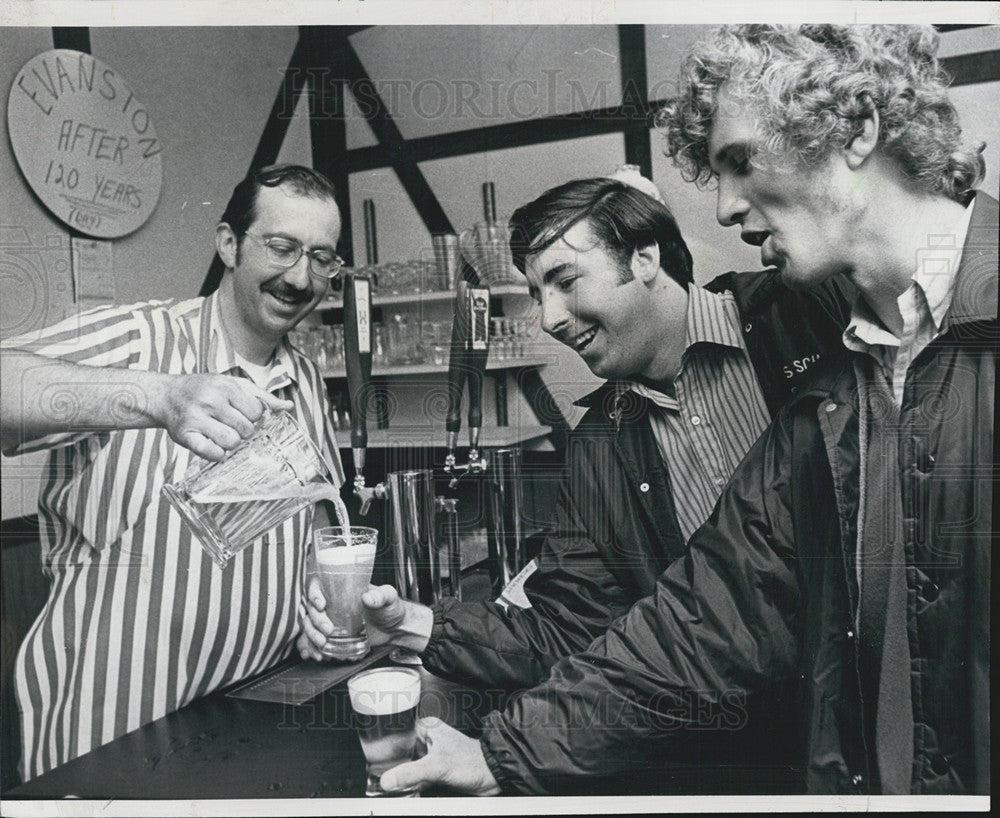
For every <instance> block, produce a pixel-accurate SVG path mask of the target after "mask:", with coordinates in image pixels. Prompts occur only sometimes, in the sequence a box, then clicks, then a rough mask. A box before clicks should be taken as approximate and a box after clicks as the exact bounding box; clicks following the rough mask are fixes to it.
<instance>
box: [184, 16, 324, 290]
mask: <svg viewBox="0 0 1000 818" xmlns="http://www.w3.org/2000/svg"><path fill="white" fill-rule="evenodd" d="M305 57H306V48H305V45H304V44H303V42H302V36H301V34H300V36H299V40H298V43H296V45H295V50H294V51H293V52H292V58H291V60H289V63H288V68H287V69H286V70H285V73H284V75H283V76H282V78H281V84H280V85H279V86H278V93H277V95H276V96H275V98H274V102H273V103H272V105H271V111H270V113H269V114H268V116H267V119H266V120H265V121H264V128H263V130H262V131H261V134H260V139H259V140H258V141H257V149H256V150H255V151H254V154H253V158H252V159H251V160H250V167H249V168H247V173H250V172H251V171H254V170H257V169H258V168H263V167H267V166H268V165H273V164H274V162H275V161H276V160H277V158H278V153H279V152H280V151H281V144H282V142H284V140H285V134H287V133H288V124H289V122H291V119H292V116H293V115H294V113H295V103H296V101H297V100H298V97H299V94H300V93H301V92H302V89H303V87H304V86H305V83H306V65H307V63H306V62H305ZM225 270H226V265H225V264H223V263H222V259H221V258H219V254H218V253H216V254H215V255H214V256H213V257H212V263H211V264H210V265H209V267H208V273H207V274H206V276H205V280H204V282H202V285H201V290H200V291H199V293H198V295H203V296H204V295H211V294H212V293H214V292H215V291H216V290H217V289H218V287H219V282H220V281H222V274H223V273H224V272H225Z"/></svg>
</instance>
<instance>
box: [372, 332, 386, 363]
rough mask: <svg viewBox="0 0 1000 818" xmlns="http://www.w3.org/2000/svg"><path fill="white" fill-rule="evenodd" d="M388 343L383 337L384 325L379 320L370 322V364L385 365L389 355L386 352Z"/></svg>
mask: <svg viewBox="0 0 1000 818" xmlns="http://www.w3.org/2000/svg"><path fill="white" fill-rule="evenodd" d="M387 348H388V344H387V343H386V339H385V326H384V325H383V324H382V322H381V321H378V322H376V323H374V324H372V365H373V366H386V365H387V364H388V363H389V355H388V353H387V352H386V349H387Z"/></svg>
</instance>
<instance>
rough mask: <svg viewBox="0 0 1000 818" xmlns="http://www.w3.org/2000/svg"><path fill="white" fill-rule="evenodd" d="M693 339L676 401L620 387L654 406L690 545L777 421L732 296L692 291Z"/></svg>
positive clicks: (639, 387)
mask: <svg viewBox="0 0 1000 818" xmlns="http://www.w3.org/2000/svg"><path fill="white" fill-rule="evenodd" d="M686 336H687V337H686V340H685V348H684V353H683V355H682V357H681V366H680V370H679V371H678V373H677V375H676V376H675V377H674V382H673V385H674V395H668V394H665V393H663V392H659V391H657V390H654V389H650V388H649V387H648V386H645V385H643V384H640V383H634V382H627V383H625V384H623V385H622V387H621V388H623V389H631V390H632V391H634V392H636V393H637V394H639V395H641V396H643V397H645V398H647V399H649V401H650V403H651V406H650V412H649V422H650V425H651V426H652V429H653V437H654V438H655V439H656V444H657V446H658V447H659V450H660V456H661V457H662V458H663V461H664V463H666V464H667V473H668V474H669V475H670V483H671V489H672V494H673V498H674V505H675V507H676V509H677V522H678V524H679V525H680V529H681V534H682V535H683V536H684V539H685V540H686V539H688V538H689V537H690V536H691V535H692V534H693V533H694V532H695V530H696V529H697V528H698V526H700V525H701V524H702V523H703V522H705V520H707V519H708V515H709V514H711V512H712V509H713V508H714V507H715V503H716V501H717V500H718V499H719V496H720V495H721V494H722V489H723V487H724V486H725V485H726V483H727V482H728V481H729V477H730V475H731V474H732V473H733V472H734V471H735V470H736V466H737V465H739V462H740V461H741V460H742V459H743V456H744V455H745V454H746V453H747V451H749V449H750V447H751V446H752V445H753V443H754V442H755V441H756V440H757V438H758V437H760V435H761V433H762V432H763V431H764V429H765V428H766V427H767V424H768V423H769V422H770V414H769V412H768V410H767V404H766V403H765V402H764V393H763V392H762V391H761V388H760V383H759V382H758V380H757V376H756V374H755V373H754V368H753V364H752V363H751V362H750V357H749V355H748V354H747V350H746V346H745V345H744V343H743V338H742V336H741V335H740V314H739V309H738V308H737V306H736V301H735V300H734V299H733V296H732V294H731V293H712V292H709V291H708V290H705V289H702V288H701V287H696V286H694V285H692V286H690V287H688V308H687V333H686Z"/></svg>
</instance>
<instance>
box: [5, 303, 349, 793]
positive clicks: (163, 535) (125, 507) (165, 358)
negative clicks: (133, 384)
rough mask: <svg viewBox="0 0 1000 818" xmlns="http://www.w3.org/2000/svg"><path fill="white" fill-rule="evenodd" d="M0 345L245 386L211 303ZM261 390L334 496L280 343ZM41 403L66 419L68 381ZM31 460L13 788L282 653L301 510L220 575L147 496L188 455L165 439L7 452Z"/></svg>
mask: <svg viewBox="0 0 1000 818" xmlns="http://www.w3.org/2000/svg"><path fill="white" fill-rule="evenodd" d="M4 346H5V347H16V348H19V349H25V350H28V351H30V352H34V353H37V354H40V355H44V356H46V357H52V358H60V359H63V360H65V361H70V362H73V363H78V364H85V365H91V366H102V367H120V368H129V369H136V370H148V371H156V372H163V373H171V374H184V373H195V372H212V373H226V374H231V375H235V376H240V377H245V375H246V373H244V372H243V370H242V369H241V368H239V366H238V365H237V364H236V361H235V356H234V352H233V349H232V347H231V346H230V344H229V343H228V341H227V338H226V336H225V333H224V332H222V331H221V327H220V323H219V315H218V304H217V298H216V296H212V297H209V298H207V299H204V298H195V299H191V300H189V301H183V302H152V303H147V304H139V305H133V306H127V307H104V308H99V309H97V310H93V311H90V312H87V313H84V314H81V315H79V316H74V317H73V318H70V319H67V320H66V321H63V322H60V323H59V324H56V325H54V326H52V327H48V328H46V329H44V330H41V331H38V332H35V333H31V334H29V335H24V336H20V337H18V338H12V339H8V340H7V341H5V342H4ZM267 389H268V391H270V392H271V393H273V394H275V395H277V396H279V397H281V398H286V399H288V400H291V401H292V402H293V404H294V409H292V410H291V414H292V415H294V416H295V418H296V420H297V421H298V422H299V423H300V424H301V425H302V426H303V428H304V429H306V430H307V432H308V434H309V435H310V436H311V437H312V439H313V441H314V442H315V443H316V445H317V446H318V447H319V448H320V450H321V451H322V452H323V454H324V456H325V457H326V459H327V462H328V463H329V464H330V467H331V470H332V472H333V476H334V480H335V481H337V482H339V483H343V468H342V466H341V463H340V456H339V452H338V449H337V443H336V439H335V436H334V432H333V430H332V427H331V425H330V423H329V421H328V418H329V407H328V405H327V398H326V391H325V388H324V384H323V380H322V378H321V377H320V374H319V371H318V370H317V368H316V366H315V364H313V363H312V361H310V360H308V359H307V358H305V357H303V356H302V354H301V353H299V352H298V351H297V350H296V349H295V348H294V347H292V346H291V345H289V344H288V343H287V341H286V342H283V343H282V344H281V345H280V346H279V347H278V349H277V350H276V351H275V355H274V357H273V358H272V360H271V364H270V370H269V382H268V384H267ZM50 391H51V394H49V395H48V396H46V397H45V399H46V400H48V401H49V405H50V406H52V407H65V408H66V410H67V411H71V409H72V401H73V385H72V384H57V385H53V386H52V387H51V390H50ZM109 398H110V396H109ZM43 448H44V449H49V450H50V451H49V455H48V460H47V464H46V467H45V472H44V476H43V484H42V489H41V493H40V496H39V503H38V508H39V519H40V523H41V532H42V557H43V569H44V571H45V572H46V574H47V575H48V576H50V577H51V580H52V588H51V591H50V595H49V599H48V601H47V603H46V606H45V608H44V609H43V611H42V613H41V614H40V615H39V617H38V619H37V620H36V621H35V623H34V624H33V626H32V627H31V629H30V630H29V632H28V635H27V636H26V637H25V640H24V642H23V644H22V645H21V649H20V651H19V653H18V656H17V661H16V665H15V686H16V691H17V697H18V704H19V706H20V709H21V732H22V748H23V753H22V758H21V768H22V776H23V778H24V779H25V780H27V779H30V778H32V777H34V776H36V775H39V774H40V773H42V772H45V771H46V770H49V769H51V768H53V767H55V766H57V765H59V764H62V763H64V762H66V761H68V760H69V759H71V758H74V757H76V756H78V755H81V754H82V753H85V752H87V751H88V750H90V749H91V748H93V747H96V746H99V745H101V744H104V743H106V742H108V741H111V740H112V739H114V738H115V737H116V736H119V735H121V734H123V733H126V732H128V731H130V730H134V729H135V728H137V727H139V726H140V725H142V724H145V723H147V722H150V721H152V720H154V719H157V718H159V717H160V716H163V715H165V714H166V713H169V712H172V711H173V710H176V709H178V708H180V707H183V706H184V705H185V704H187V703H188V702H190V701H191V700H193V699H195V698H197V697H199V696H203V695H205V694H206V693H208V692H210V691H212V690H214V689H216V688H219V687H222V686H225V685H228V684H231V683H233V682H236V681H239V680H241V679H243V678H246V677H248V676H251V675H253V674H256V673H258V672H260V671H261V670H264V669H266V668H267V667H269V666H271V665H273V664H275V663H276V662H278V661H279V660H281V659H282V658H284V657H285V656H287V655H288V653H289V652H290V650H291V648H292V646H293V644H294V640H295V637H296V636H297V634H298V632H299V627H300V626H299V619H298V617H299V615H300V612H301V611H300V606H301V605H302V593H303V580H304V570H305V559H304V555H305V547H306V544H307V543H308V541H309V532H310V530H311V524H312V515H313V509H312V507H310V508H308V509H305V510H303V511H301V512H299V513H298V514H297V515H295V516H294V517H292V518H291V519H289V520H288V521H286V522H285V523H284V524H282V525H281V526H279V527H278V528H276V529H273V530H272V531H270V532H268V533H267V534H265V535H264V536H263V537H261V538H260V539H259V540H258V541H257V542H255V543H254V544H253V545H252V546H250V547H249V548H247V549H245V550H243V551H241V552H239V553H237V554H236V555H235V556H234V557H233V558H232V559H231V560H230V561H229V563H228V565H227V566H226V568H225V570H221V569H219V568H218V567H217V566H216V565H215V563H214V562H212V560H211V558H210V557H209V556H208V554H207V553H206V552H205V551H204V549H202V547H201V546H200V544H199V543H198V541H197V540H196V539H194V538H193V537H192V534H191V532H190V530H189V529H188V528H187V526H186V525H185V524H184V523H183V522H182V520H181V518H180V516H179V515H178V514H177V512H176V511H174V509H173V508H172V507H171V506H170V505H169V504H168V503H167V502H166V500H165V499H164V498H163V497H162V495H161V492H160V489H161V487H162V486H163V484H164V483H165V482H171V481H172V480H174V479H176V478H180V477H181V476H183V475H184V473H185V471H186V470H187V466H188V462H189V459H190V458H191V457H192V455H191V452H190V451H189V450H187V449H185V448H183V447H182V446H179V445H177V444H175V443H174V442H173V441H172V440H171V439H170V436H169V435H168V434H167V432H166V431H165V430H164V429H130V430H125V431H115V432H97V433H94V432H89V433H88V432H70V433H60V434H54V435H49V436H46V437H43V438H40V439H37V440H33V441H28V442H26V443H24V444H23V445H22V446H21V447H20V448H19V449H18V450H17V451H18V453H23V452H29V451H34V450H37V449H43Z"/></svg>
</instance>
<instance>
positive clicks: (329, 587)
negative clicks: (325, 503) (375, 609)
mask: <svg viewBox="0 0 1000 818" xmlns="http://www.w3.org/2000/svg"><path fill="white" fill-rule="evenodd" d="M377 545H378V531H377V530H375V529H374V528H364V527H361V526H351V528H350V529H349V536H345V532H344V529H343V528H341V527H340V526H326V527H325V528H319V529H317V530H316V531H315V532H314V533H313V547H314V550H315V555H316V574H317V576H318V577H319V581H320V584H321V585H322V586H323V595H324V596H325V597H326V615H327V616H328V617H330V621H331V622H332V623H333V628H334V631H333V634H332V635H331V636H328V637H327V638H326V644H325V645H324V646H323V648H322V651H321V652H322V654H323V655H324V656H325V657H327V658H328V659H346V660H348V661H353V660H356V659H360V658H362V657H363V656H365V655H366V654H367V653H368V651H369V650H370V647H369V645H368V637H367V635H366V634H365V618H364V612H363V610H364V609H363V605H362V602H361V595H362V594H363V593H364V592H365V591H367V590H368V585H369V583H370V582H371V578H372V567H373V566H374V564H375V549H376V546H377Z"/></svg>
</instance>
